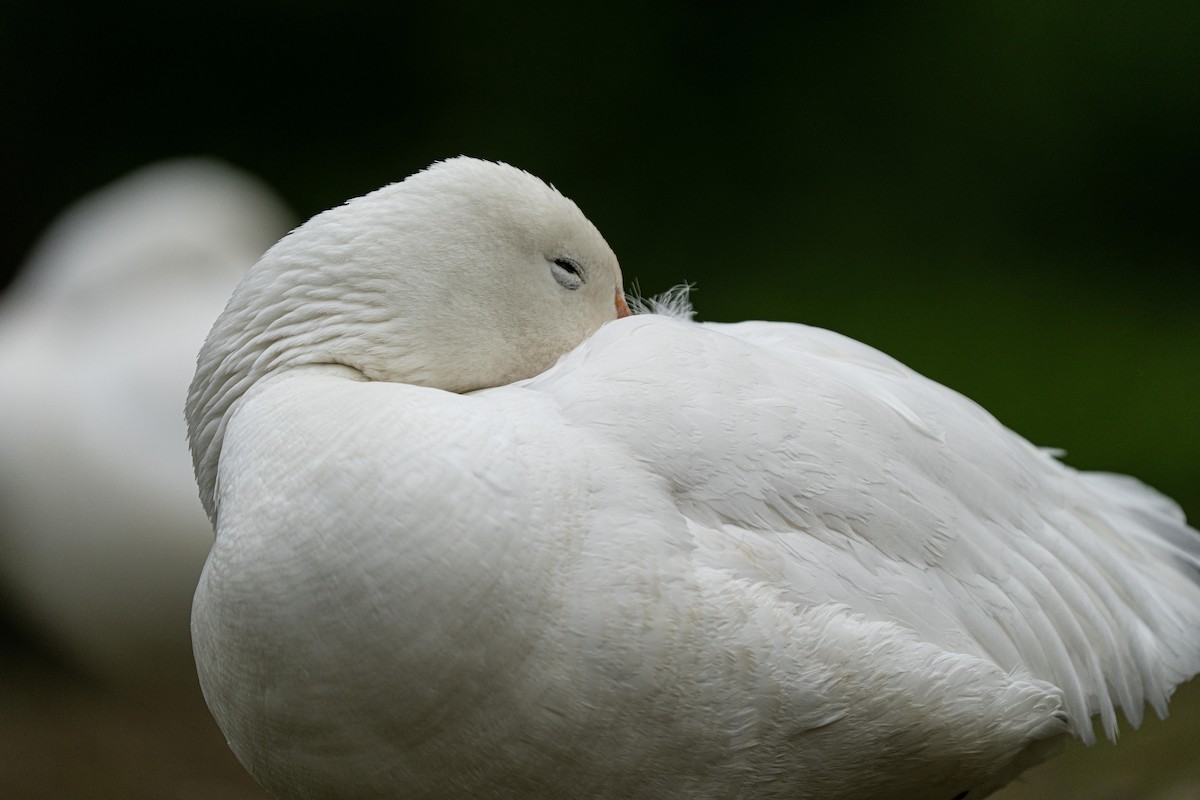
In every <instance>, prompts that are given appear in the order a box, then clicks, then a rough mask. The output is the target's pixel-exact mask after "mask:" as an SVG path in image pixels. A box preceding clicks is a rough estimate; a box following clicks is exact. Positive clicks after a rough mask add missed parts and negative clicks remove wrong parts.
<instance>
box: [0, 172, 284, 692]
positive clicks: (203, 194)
mask: <svg viewBox="0 0 1200 800" xmlns="http://www.w3.org/2000/svg"><path fill="white" fill-rule="evenodd" d="M286 230H287V212H286V211H285V210H284V209H283V207H282V205H281V204H280V202H279V201H278V200H277V199H276V198H275V197H274V195H272V194H271V193H270V192H269V191H267V190H266V188H265V187H263V186H262V185H261V184H260V183H258V182H257V181H256V180H254V179H252V178H251V177H249V176H248V175H245V174H243V173H241V172H240V171H237V170H235V169H233V168H231V167H228V166H226V165H224V164H221V163H219V162H214V161H209V160H202V159H181V160H175V161H169V162H162V163H159V164H155V165H152V166H150V167H146V168H143V169H141V170H139V171H137V172H135V173H133V174H131V175H129V176H126V177H124V178H122V179H121V180H119V181H117V182H116V183H114V184H112V185H110V186H107V187H105V188H103V189H101V190H99V191H97V192H95V193H93V194H92V195H89V196H88V197H86V198H84V199H82V200H80V201H78V202H77V203H76V204H74V205H73V206H72V207H71V208H69V209H68V210H67V211H66V212H64V213H63V214H62V215H61V216H60V217H59V219H58V220H56V221H55V223H54V224H53V225H52V226H51V227H50V228H49V229H48V230H47V231H46V233H45V234H44V236H43V237H42V239H41V241H40V242H39V243H38V245H37V246H36V248H35V249H34V251H33V253H32V255H31V257H30V259H29V261H28V263H27V264H26V265H25V266H24V269H23V270H22V272H21V274H20V275H19V276H18V278H17V281H16V282H15V283H14V285H13V286H12V287H11V288H10V289H9V290H8V292H7V294H6V296H5V297H4V298H3V301H4V302H3V303H2V304H0V372H3V374H4V375H5V378H4V380H3V382H0V576H2V577H3V582H4V587H3V591H4V593H5V595H6V597H7V598H11V599H12V601H13V602H14V603H15V604H16V605H17V606H18V610H19V612H20V613H21V615H22V616H23V617H24V618H25V619H26V620H27V622H28V623H29V624H30V625H31V627H32V628H33V629H34V631H35V632H36V633H38V634H40V635H42V636H44V637H45V638H47V639H48V640H50V641H51V642H52V643H53V644H54V645H55V646H57V648H58V649H59V650H61V651H63V652H65V653H66V654H67V655H69V656H71V657H72V658H73V659H74V660H75V661H76V662H78V663H79V664H82V665H83V666H84V667H86V668H87V669H88V670H89V671H90V672H91V673H92V674H93V675H94V676H99V677H101V678H103V679H105V680H107V681H108V682H110V683H116V684H125V685H136V686H138V687H139V690H140V689H142V688H145V685H146V683H147V682H160V683H166V684H169V685H172V686H175V685H179V684H186V685H187V686H189V687H192V686H194V683H195V678H194V668H193V666H192V657H191V648H190V641H189V637H188V618H189V612H190V607H191V597H192V594H193V593H194V588H195V582H196V580H197V579H198V577H199V574H200V570H201V568H202V567H203V565H204V560H205V558H206V556H207V554H208V549H209V546H210V545H211V543H212V529H211V526H210V525H209V524H208V521H207V520H206V519H205V516H204V512H203V509H202V508H201V507H200V504H199V503H198V502H197V500H196V496H195V486H194V482H193V480H192V477H191V473H190V469H189V465H188V460H187V458H186V456H185V455H184V454H183V453H181V452H180V447H179V443H180V441H181V440H183V438H184V437H185V434H186V428H185V426H184V421H183V419H182V416H181V414H180V413H179V403H180V402H181V400H182V399H183V397H184V395H185V393H186V387H187V383H188V378H189V374H190V372H191V369H190V366H189V362H190V361H191V360H192V357H193V355H194V353H195V350H196V349H197V348H198V347H199V346H200V344H201V343H202V342H203V339H204V334H205V332H206V331H207V330H208V328H209V327H211V324H212V318H213V316H214V315H216V314H218V313H220V310H221V308H222V307H223V306H224V304H225V301H226V300H228V296H229V293H230V292H231V291H233V287H234V286H236V285H237V283H238V281H239V280H241V278H242V276H243V275H244V274H245V272H246V270H248V269H249V268H250V267H251V266H252V265H253V264H254V262H255V261H256V260H257V258H258V257H259V256H260V255H262V253H263V251H265V250H266V248H267V247H268V246H270V244H271V243H272V242H273V241H274V240H275V239H277V238H278V237H279V236H281V235H282V234H283V233H284V232H286ZM193 691H194V689H193Z"/></svg>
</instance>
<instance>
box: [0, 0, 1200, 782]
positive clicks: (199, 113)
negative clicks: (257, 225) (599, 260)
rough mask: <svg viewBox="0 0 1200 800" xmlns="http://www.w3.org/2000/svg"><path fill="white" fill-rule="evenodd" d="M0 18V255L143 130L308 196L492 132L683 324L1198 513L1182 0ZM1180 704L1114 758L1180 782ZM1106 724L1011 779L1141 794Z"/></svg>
mask: <svg viewBox="0 0 1200 800" xmlns="http://www.w3.org/2000/svg"><path fill="white" fill-rule="evenodd" d="M0 18H2V19H3V24H0V86H2V87H3V98H4V107H5V110H6V122H5V124H4V125H3V128H2V130H0V142H3V147H0V159H2V161H3V164H4V172H3V174H4V175H5V177H6V185H7V186H8V187H9V192H8V196H7V198H6V201H5V205H6V206H7V207H8V210H7V219H8V225H7V235H5V236H4V237H0V247H2V248H3V254H2V258H0V264H3V267H2V268H0V269H3V270H4V280H5V281H7V279H8V275H9V272H10V271H11V270H13V269H15V268H16V267H17V266H18V265H19V264H20V262H21V260H22V259H23V258H24V256H25V254H26V253H27V252H28V249H29V247H30V246H31V245H32V243H33V241H34V238H35V237H36V236H37V234H38V233H39V232H40V230H41V229H42V228H43V227H44V226H45V225H46V223H47V222H49V220H50V219H51V217H52V216H53V215H54V214H55V213H56V212H57V211H59V210H60V209H61V208H62V207H63V206H65V205H66V204H67V203H68V202H70V201H71V200H73V199H75V198H76V197H78V196H79V195H80V194H82V193H84V192H86V191H88V190H91V189H93V188H96V187H97V186H99V185H101V184H104V183H106V182H108V181H110V180H112V179H114V178H116V177H118V176H119V175H121V174H123V173H125V172H127V171H129V170H131V169H133V168H135V167H138V166H140V165H142V164H145V163H147V162H149V161H152V160H155V159H158V158H161V157H167V156H174V155H180V154H209V155H216V156H220V157H223V158H225V159H227V160H229V161H231V162H232V163H234V164H236V165H238V166H241V167H243V168H245V169H248V170H250V171H251V172H254V173H256V174H258V175H259V176H261V177H263V178H264V179H265V180H266V181H267V182H268V183H269V184H271V185H272V186H273V187H275V188H276V189H277V190H278V191H279V192H280V193H281V194H282V196H283V197H284V198H285V199H286V200H287V201H288V202H290V203H291V204H292V206H293V207H294V208H295V209H296V210H297V212H298V213H299V214H300V215H301V216H302V217H307V216H310V215H311V214H313V213H316V212H318V211H320V210H322V209H324V208H327V207H329V206H331V205H334V204H337V203H340V202H341V201H343V200H345V199H347V198H349V197H351V196H354V195H358V194H361V193H363V192H365V191H368V190H370V189H373V188H376V187H377V186H379V185H382V184H383V183H387V182H390V181H393V180H398V179H400V178H403V177H404V176H405V175H407V174H409V173H411V172H413V171H414V170H416V169H419V168H421V167H422V166H424V165H426V164H427V163H429V162H430V161H432V160H435V159H438V158H442V157H445V156H450V155H455V154H459V153H466V154H469V155H475V156H480V157H486V158H493V159H500V160H505V161H509V162H511V163H513V164H516V165H518V166H521V167H523V168H526V169H528V170H530V171H531V172H534V173H535V174H537V175H539V176H541V177H543V178H546V179H547V180H549V181H551V182H553V183H554V184H555V185H557V186H558V187H559V188H560V189H562V190H563V191H564V192H565V193H566V194H567V195H568V196H570V197H572V198H573V199H575V200H576V201H577V202H578V203H579V204H580V206H581V207H582V208H583V209H584V211H585V212H586V213H587V214H588V215H589V217H590V218H591V219H592V220H593V221H594V222H595V223H596V224H597V225H598V226H599V227H600V229H601V230H602V231H603V232H604V233H605V235H606V236H607V238H608V240H609V243H610V244H611V245H612V246H613V248H614V249H615V250H616V252H617V254H618V256H619V257H620V258H621V261H622V265H623V268H624V270H625V273H626V275H627V278H628V279H629V280H631V281H636V283H637V285H638V286H640V289H641V291H642V292H644V293H647V294H649V293H654V292H658V291H662V290H664V289H666V288H668V287H670V286H672V285H674V284H676V283H679V282H682V281H689V282H691V283H693V284H695V286H696V292H695V294H694V296H693V299H694V301H695V305H696V307H697V309H698V311H699V316H700V317H701V318H702V319H709V320H734V319H742V318H765V319H780V320H795V321H803V322H808V323H811V324H816V325H820V326H824V327H829V328H833V329H836V330H838V331H841V332H843V333H846V334H849V335H850V336H853V337H855V338H858V339H861V340H863V341H866V342H868V343H870V344H872V345H875V346H876V347H879V348H880V349H882V350H885V351H886V352H888V353H891V354H892V355H894V356H896V357H898V358H900V359H901V360H903V361H905V362H907V363H908V364H910V365H911V366H913V367H915V368H917V369H918V370H920V371H922V372H924V373H926V374H928V375H930V376H931V377H933V378H935V379H937V380H939V381H941V382H943V383H946V384H948V385H950V386H952V387H954V388H956V389H958V390H960V391H962V392H964V393H965V394H967V395H968V396H970V397H972V398H974V399H975V400H977V401H979V402H980V403H982V404H983V405H984V406H985V407H987V408H988V409H990V410H991V411H992V412H993V413H995V414H996V415H997V416H998V417H999V418H1000V419H1001V420H1002V421H1003V422H1005V423H1006V424H1008V425H1009V426H1010V427H1012V428H1014V429H1016V430H1017V431H1018V432H1020V433H1022V434H1024V435H1025V436H1027V437H1028V438H1030V439H1031V440H1033V441H1034V442H1036V443H1038V444H1043V445H1051V446H1056V447H1061V448H1063V449H1065V450H1066V451H1067V454H1068V455H1067V461H1068V462H1069V463H1071V464H1073V465H1076V466H1079V467H1085V468H1096V469H1109V470H1115V471H1121V472H1128V473H1131V474H1135V475H1137V476H1139V477H1141V478H1142V479H1143V480H1145V481H1147V482H1149V483H1151V484H1152V485H1155V486H1157V487H1158V488H1160V489H1162V490H1163V491H1165V492H1166V493H1168V494H1170V495H1171V496H1173V497H1175V498H1176V499H1177V500H1178V501H1179V502H1180V503H1181V504H1182V505H1183V506H1184V508H1185V509H1186V510H1187V511H1188V513H1189V517H1190V518H1192V519H1200V480H1198V478H1200V416H1198V415H1197V414H1196V407H1197V404H1198V400H1200V315H1198V314H1197V313H1196V305H1197V302H1196V301H1197V299H1198V294H1200V270H1198V267H1200V3H1197V2H1196V1H1195V0H1187V1H1184V0H1160V1H1159V2H1154V3H1130V2H1125V3H1115V2H1097V3H1089V4H1082V3H1066V2H1058V1H1057V0H1049V1H1046V2H1029V1H1028V0H1016V1H1014V0H1009V2H978V3H958V2H932V3H916V4H890V3H870V2H826V3H817V4H809V5H804V4H788V5H784V4H765V3H756V2H741V3H737V4H734V5H733V6H732V7H731V6H730V5H729V4H719V5H718V4H707V3H683V2H660V3H653V2H641V3H618V2H594V0H593V1H591V2H581V3H575V4H564V3H551V2H545V1H544V0H539V1H538V2H528V3H524V4H519V5H518V4H497V6H495V7H488V6H486V5H482V4H458V3H437V4H435V3H426V4H422V5H411V4H404V3H395V4H381V3H380V4H377V3H349V2H301V1H299V0H296V1H293V2H273V1H268V2H246V1H243V2H239V3H226V2H212V3H206V4H203V5H195V4H178V5H174V4H165V3H148V2H127V3H122V4H119V5H113V4H90V5H79V6H71V5H68V6H66V7H64V6H61V5H55V4H51V3H46V2H30V0H10V2H9V3H8V4H7V6H6V9H5V10H4V12H3V13H2V17H0ZM1198 635H1200V632H1198ZM1180 706H1181V709H1182V710H1181V711H1179V712H1177V714H1176V717H1184V719H1183V725H1184V727H1183V728H1179V727H1172V728H1164V730H1168V731H1176V732H1174V733H1170V734H1162V735H1161V738H1162V739H1163V740H1164V741H1166V742H1168V743H1169V745H1163V746H1157V745H1156V746H1154V747H1153V748H1151V750H1152V752H1153V753H1154V754H1155V757H1156V758H1157V759H1159V760H1160V761H1161V763H1159V762H1154V763H1151V762H1148V761H1147V760H1146V758H1147V757H1146V756H1144V755H1139V756H1138V759H1139V761H1138V763H1137V765H1136V767H1134V768H1131V769H1132V770H1133V771H1134V772H1138V773H1139V774H1148V773H1150V772H1154V773H1157V772H1158V771H1159V770H1160V768H1162V769H1167V770H1174V772H1173V773H1172V774H1173V775H1175V777H1174V778H1171V781H1170V783H1171V785H1172V786H1174V787H1175V788H1174V789H1171V791H1175V792H1180V791H1182V792H1191V793H1190V794H1180V795H1178V796H1179V797H1193V798H1194V797H1200V788H1197V786H1196V783H1195V781H1198V780H1200V765H1193V763H1192V759H1193V755H1192V753H1193V752H1194V750H1195V747H1194V745H1196V744H1200V738H1198V737H1200V733H1198V732H1200V721H1196V715H1193V717H1192V719H1193V723H1192V724H1191V727H1187V725H1188V724H1189V723H1188V719H1187V717H1186V714H1187V711H1188V709H1189V708H1192V707H1197V706H1200V698H1198V699H1197V700H1195V701H1193V702H1192V703H1191V704H1190V705H1189V704H1188V703H1183V704H1180ZM1197 714H1200V708H1198V711H1197ZM1178 721H1179V720H1177V719H1172V720H1171V722H1170V723H1169V724H1170V725H1176V723H1177V722H1178ZM1155 730H1158V729H1155ZM1146 735H1147V736H1152V735H1156V734H1153V733H1148V734H1146ZM1129 738H1130V739H1131V741H1130V742H1126V743H1123V744H1122V747H1120V748H1117V749H1116V750H1112V751H1109V750H1108V749H1107V747H1105V748H1103V749H1104V753H1094V752H1093V753H1090V754H1087V755H1090V756H1091V759H1090V760H1085V761H1083V762H1081V763H1082V764H1083V766H1082V773H1086V774H1084V775H1076V774H1074V773H1069V774H1070V775H1071V776H1072V777H1069V778H1068V779H1064V780H1069V781H1070V782H1069V783H1067V784H1065V786H1066V787H1067V788H1065V789H1063V788H1062V787H1061V786H1059V788H1055V789H1046V790H1045V791H1046V792H1047V793H1046V794H1044V795H1037V794H1028V795H1019V794H1013V795H1012V798H1014V800H1015V798H1017V797H1019V796H1028V797H1033V796H1039V797H1040V796H1046V797H1049V796H1077V797H1096V798H1100V797H1106V798H1107V797H1111V798H1117V797H1143V796H1145V797H1150V796H1157V797H1167V796H1168V795H1167V794H1162V793H1160V794H1151V793H1149V792H1150V789H1148V788H1144V786H1143V785H1142V784H1137V785H1136V786H1134V787H1133V788H1129V786H1130V785H1129V784H1128V783H1124V784H1123V783H1120V781H1117V780H1116V779H1109V778H1104V777H1103V774H1102V773H1098V772H1097V770H1099V769H1100V768H1103V767H1106V766H1109V765H1110V762H1115V758H1113V756H1114V755H1116V756H1119V755H1120V754H1121V753H1122V752H1123V750H1125V749H1126V748H1127V747H1128V748H1131V749H1132V748H1133V747H1135V746H1136V745H1135V742H1136V741H1137V737H1135V736H1131V737H1129ZM1148 741H1150V740H1148ZM1153 741H1158V740H1153ZM1064 763H1069V762H1064ZM1097 775H1100V777H1097ZM1089 780H1090V781H1091V784H1088V783H1087V781H1089ZM1189 780H1190V781H1193V783H1192V784H1190V787H1191V788H1190V789H1189V788H1187V781H1189ZM1114 781H1115V782H1114ZM1152 783H1153V781H1152ZM1158 784H1161V785H1166V779H1165V778H1164V779H1162V780H1159V781H1158ZM1088 785H1094V786H1095V787H1097V788H1094V789H1088V788H1086V787H1087V786H1088ZM1147 785H1148V784H1147ZM1181 785H1183V786H1184V787H1185V788H1183V789H1179V788H1178V787H1179V786H1181ZM1114 787H1115V788H1114ZM1139 787H1142V788H1139ZM1034 789H1036V786H1031V787H1030V788H1029V789H1028V791H1034ZM1156 791H1157V790H1156ZM1105 792H1108V793H1107V794H1106V793H1105ZM1056 793H1057V794H1056ZM1064 793H1065V794H1064ZM1170 796H1172V797H1174V796H1175V795H1170Z"/></svg>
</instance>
